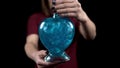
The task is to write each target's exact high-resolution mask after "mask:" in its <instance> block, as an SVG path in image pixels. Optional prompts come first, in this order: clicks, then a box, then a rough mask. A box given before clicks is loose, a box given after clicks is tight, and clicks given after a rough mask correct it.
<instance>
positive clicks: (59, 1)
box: [56, 0, 74, 4]
mask: <svg viewBox="0 0 120 68" xmlns="http://www.w3.org/2000/svg"><path fill="white" fill-rule="evenodd" d="M72 2H74V0H56V4H63V3H72Z"/></svg>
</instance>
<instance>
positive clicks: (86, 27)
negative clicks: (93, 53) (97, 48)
mask: <svg viewBox="0 0 120 68" xmlns="http://www.w3.org/2000/svg"><path fill="white" fill-rule="evenodd" d="M79 30H80V33H81V34H82V35H83V37H84V38H85V39H94V38H95V36H96V26H95V24H94V23H93V22H92V21H91V20H90V19H89V18H87V19H86V21H83V22H80V26H79Z"/></svg>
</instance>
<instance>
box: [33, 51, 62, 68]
mask: <svg viewBox="0 0 120 68" xmlns="http://www.w3.org/2000/svg"><path fill="white" fill-rule="evenodd" d="M46 52H47V51H45V50H40V51H38V52H37V53H36V54H35V57H34V58H35V62H36V64H37V65H38V68H41V67H48V66H51V65H56V64H58V63H60V62H45V61H44V58H45V56H46V55H47V53H46Z"/></svg>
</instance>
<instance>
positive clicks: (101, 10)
mask: <svg viewBox="0 0 120 68" xmlns="http://www.w3.org/2000/svg"><path fill="white" fill-rule="evenodd" d="M79 1H80V2H81V4H82V7H83V9H84V10H85V11H86V13H87V14H88V16H89V17H90V18H91V19H92V20H93V21H94V22H95V24H96V28H97V37H96V39H95V40H93V41H86V40H84V39H81V44H80V45H81V46H79V47H78V49H79V50H78V61H79V67H80V68H86V67H89V68H90V67H91V68H98V67H103V66H104V67H108V66H110V67H111V66H113V64H111V63H113V62H111V61H112V60H113V59H111V58H113V57H111V56H113V55H115V54H114V53H113V50H114V47H112V46H115V45H116V43H113V40H115V39H116V38H117V37H116V35H114V33H113V32H112V31H114V32H115V31H116V30H114V29H112V28H111V25H113V26H115V25H114V24H112V23H113V22H115V21H113V20H112V19H111V17H110V16H112V14H110V13H109V11H108V10H111V9H110V8H109V7H111V6H110V4H111V3H109V2H105V1H102V0H100V1H99V0H79ZM13 2H14V3H11V4H13V5H12V6H10V7H9V5H8V7H7V8H8V9H7V10H6V12H7V13H8V14H9V15H8V16H7V17H6V19H8V20H7V21H8V23H7V24H6V23H5V25H6V27H8V28H7V30H4V31H5V32H6V31H7V32H6V34H7V35H6V38H7V41H9V43H7V44H6V45H8V46H5V48H7V50H8V51H7V52H5V53H4V54H7V59H8V60H9V61H8V62H9V63H11V65H12V68H13V67H15V68H19V67H20V68H34V62H33V61H32V60H30V59H29V58H28V57H27V56H26V54H25V52H24V44H25V41H26V25H27V20H28V17H29V16H30V15H31V14H32V13H34V12H38V11H40V9H39V8H40V0H32V1H29V0H25V1H23V0H17V1H13ZM108 5H109V6H108ZM9 19H10V20H9ZM4 21H6V20H4ZM111 22H112V23H111ZM115 29H118V28H117V27H115ZM8 31H9V32H8ZM8 33H9V34H8ZM115 34H117V33H116V32H115ZM113 35H114V36H113ZM5 41H6V39H5ZM109 43H110V44H111V45H109ZM112 43H113V44H112ZM4 54H3V55H4ZM8 54H9V55H8ZM11 61H12V62H11ZM5 64H6V62H5ZM15 65H16V66H15Z"/></svg>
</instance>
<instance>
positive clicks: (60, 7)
mask: <svg viewBox="0 0 120 68" xmlns="http://www.w3.org/2000/svg"><path fill="white" fill-rule="evenodd" d="M80 8H81V4H80V3H79V2H78V0H56V2H55V5H54V6H53V10H54V12H56V13H58V14H59V15H60V16H65V17H67V16H69V17H78V12H79V11H80Z"/></svg>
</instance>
